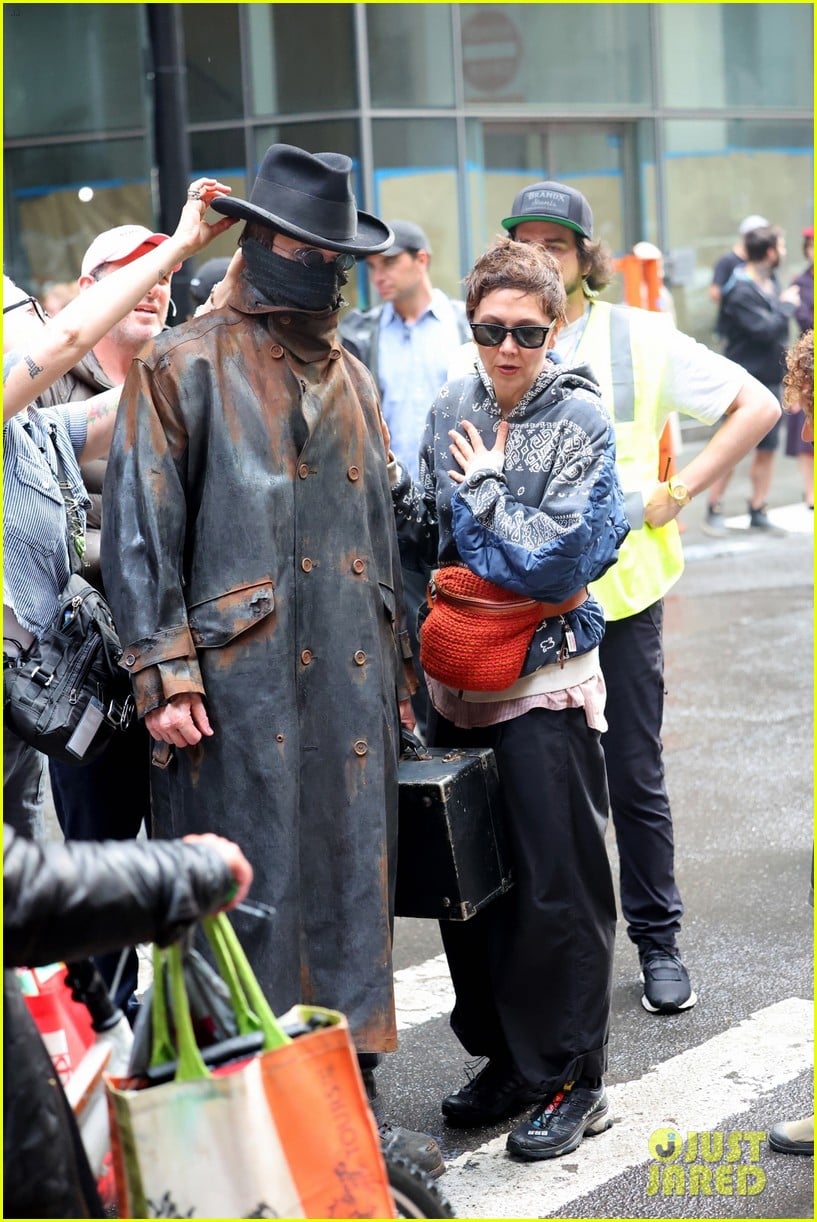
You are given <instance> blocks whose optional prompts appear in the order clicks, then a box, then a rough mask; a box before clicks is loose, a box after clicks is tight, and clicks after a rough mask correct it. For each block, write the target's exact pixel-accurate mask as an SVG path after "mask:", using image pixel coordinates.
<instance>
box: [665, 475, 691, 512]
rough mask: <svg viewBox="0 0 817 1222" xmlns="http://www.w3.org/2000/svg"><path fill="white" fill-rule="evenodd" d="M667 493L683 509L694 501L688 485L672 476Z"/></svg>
mask: <svg viewBox="0 0 817 1222" xmlns="http://www.w3.org/2000/svg"><path fill="white" fill-rule="evenodd" d="M667 492H668V493H669V494H670V496H671V497H672V499H673V500H674V501H677V502H678V504H679V505H680V507H681V508H682V509H683V507H684V505H688V504H689V502H690V501H691V500H692V494H691V492H690V491H689V488H687V486H686V484H682V483H681V481H680V480H679V479H676V477H675V476H674V475H671V476H670V477H669V479H668V480H667Z"/></svg>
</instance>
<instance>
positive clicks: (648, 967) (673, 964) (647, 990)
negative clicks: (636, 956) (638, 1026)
mask: <svg viewBox="0 0 817 1222" xmlns="http://www.w3.org/2000/svg"><path fill="white" fill-rule="evenodd" d="M641 983H642V984H643V985H644V993H643V995H642V998H641V1004H642V1006H643V1007H644V1009H645V1010H649V1012H650V1014H677V1013H678V1011H679V1010H691V1009H692V1007H693V1006H694V1005H695V1002H696V1001H697V1000H698V998H697V997H696V995H695V993H694V992H693V989H692V985H691V983H690V980H689V973H688V972H687V970H686V968H685V967H684V965H683V962H682V960H681V956H680V955H679V954H678V951H677V950H675V949H672V948H668V947H662V946H651V947H650V948H649V949H648V950H644V951H642V952H641Z"/></svg>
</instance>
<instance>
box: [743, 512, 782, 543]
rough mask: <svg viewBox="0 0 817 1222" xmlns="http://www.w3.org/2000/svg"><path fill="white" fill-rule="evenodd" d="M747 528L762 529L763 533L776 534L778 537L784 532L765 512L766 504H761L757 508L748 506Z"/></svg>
mask: <svg viewBox="0 0 817 1222" xmlns="http://www.w3.org/2000/svg"><path fill="white" fill-rule="evenodd" d="M749 529H750V530H762V531H763V532H764V534H767V535H776V536H777V537H778V538H780V537H782V536H783V535H785V534H786V531H785V530H783V529H782V528H781V527H780V526H775V524H774V522H773V521H772V520H771V518H770V517H769V515H768V514H767V513H766V506H765V505H761V506H760V508H759V509H753V508H752V506H751V505H750V506H749Z"/></svg>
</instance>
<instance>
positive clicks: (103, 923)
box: [3, 825, 232, 967]
mask: <svg viewBox="0 0 817 1222" xmlns="http://www.w3.org/2000/svg"><path fill="white" fill-rule="evenodd" d="M231 884H232V875H231V873H230V870H229V867H228V866H227V865H226V863H225V862H224V861H223V860H222V858H221V857H220V856H219V854H218V853H216V852H215V851H214V850H213V849H211V848H209V847H208V846H207V845H199V844H183V843H182V842H181V841H175V840H172V841H171V840H162V841H141V840H139V841H133V840H131V841H118V840H116V841H115V840H111V841H100V842H93V841H82V842H80V841H71V842H70V843H67V844H60V843H56V842H53V843H49V842H40V841H34V840H26V839H25V838H23V837H21V836H18V835H16V834H15V832H14V831H12V829H11V828H9V827H8V826H7V825H4V828H3V886H4V904H3V948H4V955H5V963H6V966H7V967H12V966H15V967H24V966H25V967H36V966H37V965H38V964H39V965H41V964H46V963H53V962H57V961H60V960H63V959H78V958H83V957H84V956H86V955H98V954H102V953H104V952H105V951H111V950H118V949H121V948H122V947H124V946H133V945H135V944H136V943H137V942H149V941H150V942H158V943H159V944H160V945H166V944H167V943H168V942H172V941H174V940H175V939H177V938H178V937H179V936H180V935H181V934H182V933H183V932H184V930H185V929H186V928H187V927H188V926H189V925H191V924H192V923H193V922H194V921H196V920H198V918H199V917H201V916H205V915H207V914H208V913H211V912H215V911H217V910H218V909H219V908H221V907H222V906H223V904H224V903H225V901H226V899H227V897H228V895H229V891H230V887H231Z"/></svg>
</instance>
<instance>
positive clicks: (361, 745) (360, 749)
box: [352, 738, 369, 755]
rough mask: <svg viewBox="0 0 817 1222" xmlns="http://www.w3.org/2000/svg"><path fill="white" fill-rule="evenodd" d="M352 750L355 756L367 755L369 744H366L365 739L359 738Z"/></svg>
mask: <svg viewBox="0 0 817 1222" xmlns="http://www.w3.org/2000/svg"><path fill="white" fill-rule="evenodd" d="M352 750H353V751H354V753H355V755H365V754H366V752H367V751H368V750H369V744H368V743H367V742H366V739H365V738H359V739H358V740H357V742H356V743H355V745H354V747H353V748H352Z"/></svg>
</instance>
